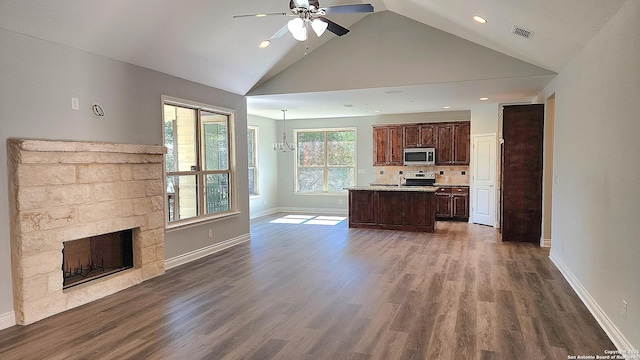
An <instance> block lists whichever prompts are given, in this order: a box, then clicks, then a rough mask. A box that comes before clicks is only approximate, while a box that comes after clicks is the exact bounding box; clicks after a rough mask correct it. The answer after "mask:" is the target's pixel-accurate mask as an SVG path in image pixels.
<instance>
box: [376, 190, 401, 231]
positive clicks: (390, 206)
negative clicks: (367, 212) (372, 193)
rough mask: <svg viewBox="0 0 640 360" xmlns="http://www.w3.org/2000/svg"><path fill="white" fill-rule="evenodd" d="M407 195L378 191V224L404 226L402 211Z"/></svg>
mask: <svg viewBox="0 0 640 360" xmlns="http://www.w3.org/2000/svg"><path fill="white" fill-rule="evenodd" d="M405 198H406V195H405V193H403V192H397V191H378V192H377V199H376V205H377V206H376V208H377V210H378V220H377V221H376V223H378V224H385V225H395V224H398V225H399V224H402V223H403V222H402V215H403V214H402V212H403V211H402V210H403V207H404V200H405Z"/></svg>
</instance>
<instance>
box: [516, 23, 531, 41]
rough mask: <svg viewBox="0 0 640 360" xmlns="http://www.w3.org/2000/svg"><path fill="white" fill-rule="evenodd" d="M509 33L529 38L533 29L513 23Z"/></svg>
mask: <svg viewBox="0 0 640 360" xmlns="http://www.w3.org/2000/svg"><path fill="white" fill-rule="evenodd" d="M511 33H513V34H516V35H518V36H522V37H523V38H525V39H531V38H532V37H533V34H535V33H534V32H533V31H531V30H527V29H525V28H523V27H520V26H518V25H513V28H512V29H511Z"/></svg>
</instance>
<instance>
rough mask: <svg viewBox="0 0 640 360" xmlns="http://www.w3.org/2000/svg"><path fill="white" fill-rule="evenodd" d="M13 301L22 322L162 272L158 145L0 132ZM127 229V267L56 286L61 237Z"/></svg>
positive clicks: (59, 276)
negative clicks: (4, 162)
mask: <svg viewBox="0 0 640 360" xmlns="http://www.w3.org/2000/svg"><path fill="white" fill-rule="evenodd" d="M7 150H8V152H7V153H8V154H7V155H8V169H9V206H10V214H11V251H12V253H11V260H12V274H13V290H14V309H15V314H16V323H17V324H29V323H32V322H35V321H38V320H41V319H43V318H45V317H48V316H51V315H54V314H56V313H59V312H62V311H65V310H68V309H71V308H73V307H76V306H80V305H83V304H85V303H88V302H90V301H93V300H96V299H99V298H101V297H104V296H107V295H110V294H112V293H115V292H117V291H120V290H123V289H125V288H127V287H130V286H133V285H136V284H138V283H140V282H142V281H144V280H147V279H150V278H152V277H155V276H158V275H161V274H163V273H164V219H165V215H164V197H163V180H162V174H163V171H162V167H163V154H164V153H165V151H166V149H165V148H164V147H163V146H158V145H134V144H112V143H97V142H73V141H49V140H33V139H8V140H7ZM126 229H133V251H134V267H133V268H132V269H129V270H126V271H122V272H120V273H117V274H113V275H110V276H107V277H104V278H100V279H98V280H95V281H91V282H88V283H85V284H82V285H79V286H77V287H73V288H69V289H66V290H63V289H62V286H63V276H62V270H61V266H62V247H63V245H62V243H63V242H64V241H69V240H76V239H81V238H85V237H90V236H95V235H100V234H105V233H110V232H114V231H120V230H126Z"/></svg>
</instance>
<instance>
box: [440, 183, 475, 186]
mask: <svg viewBox="0 0 640 360" xmlns="http://www.w3.org/2000/svg"><path fill="white" fill-rule="evenodd" d="M433 185H434V186H469V184H456V183H444V184H437V183H436V184H433Z"/></svg>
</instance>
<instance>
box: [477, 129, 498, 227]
mask: <svg viewBox="0 0 640 360" xmlns="http://www.w3.org/2000/svg"><path fill="white" fill-rule="evenodd" d="M496 165H497V164H496V135H495V134H489V135H476V136H474V137H473V187H472V189H473V204H474V206H473V213H472V219H473V220H472V221H473V222H474V223H476V224H483V225H489V226H495V225H496Z"/></svg>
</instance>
